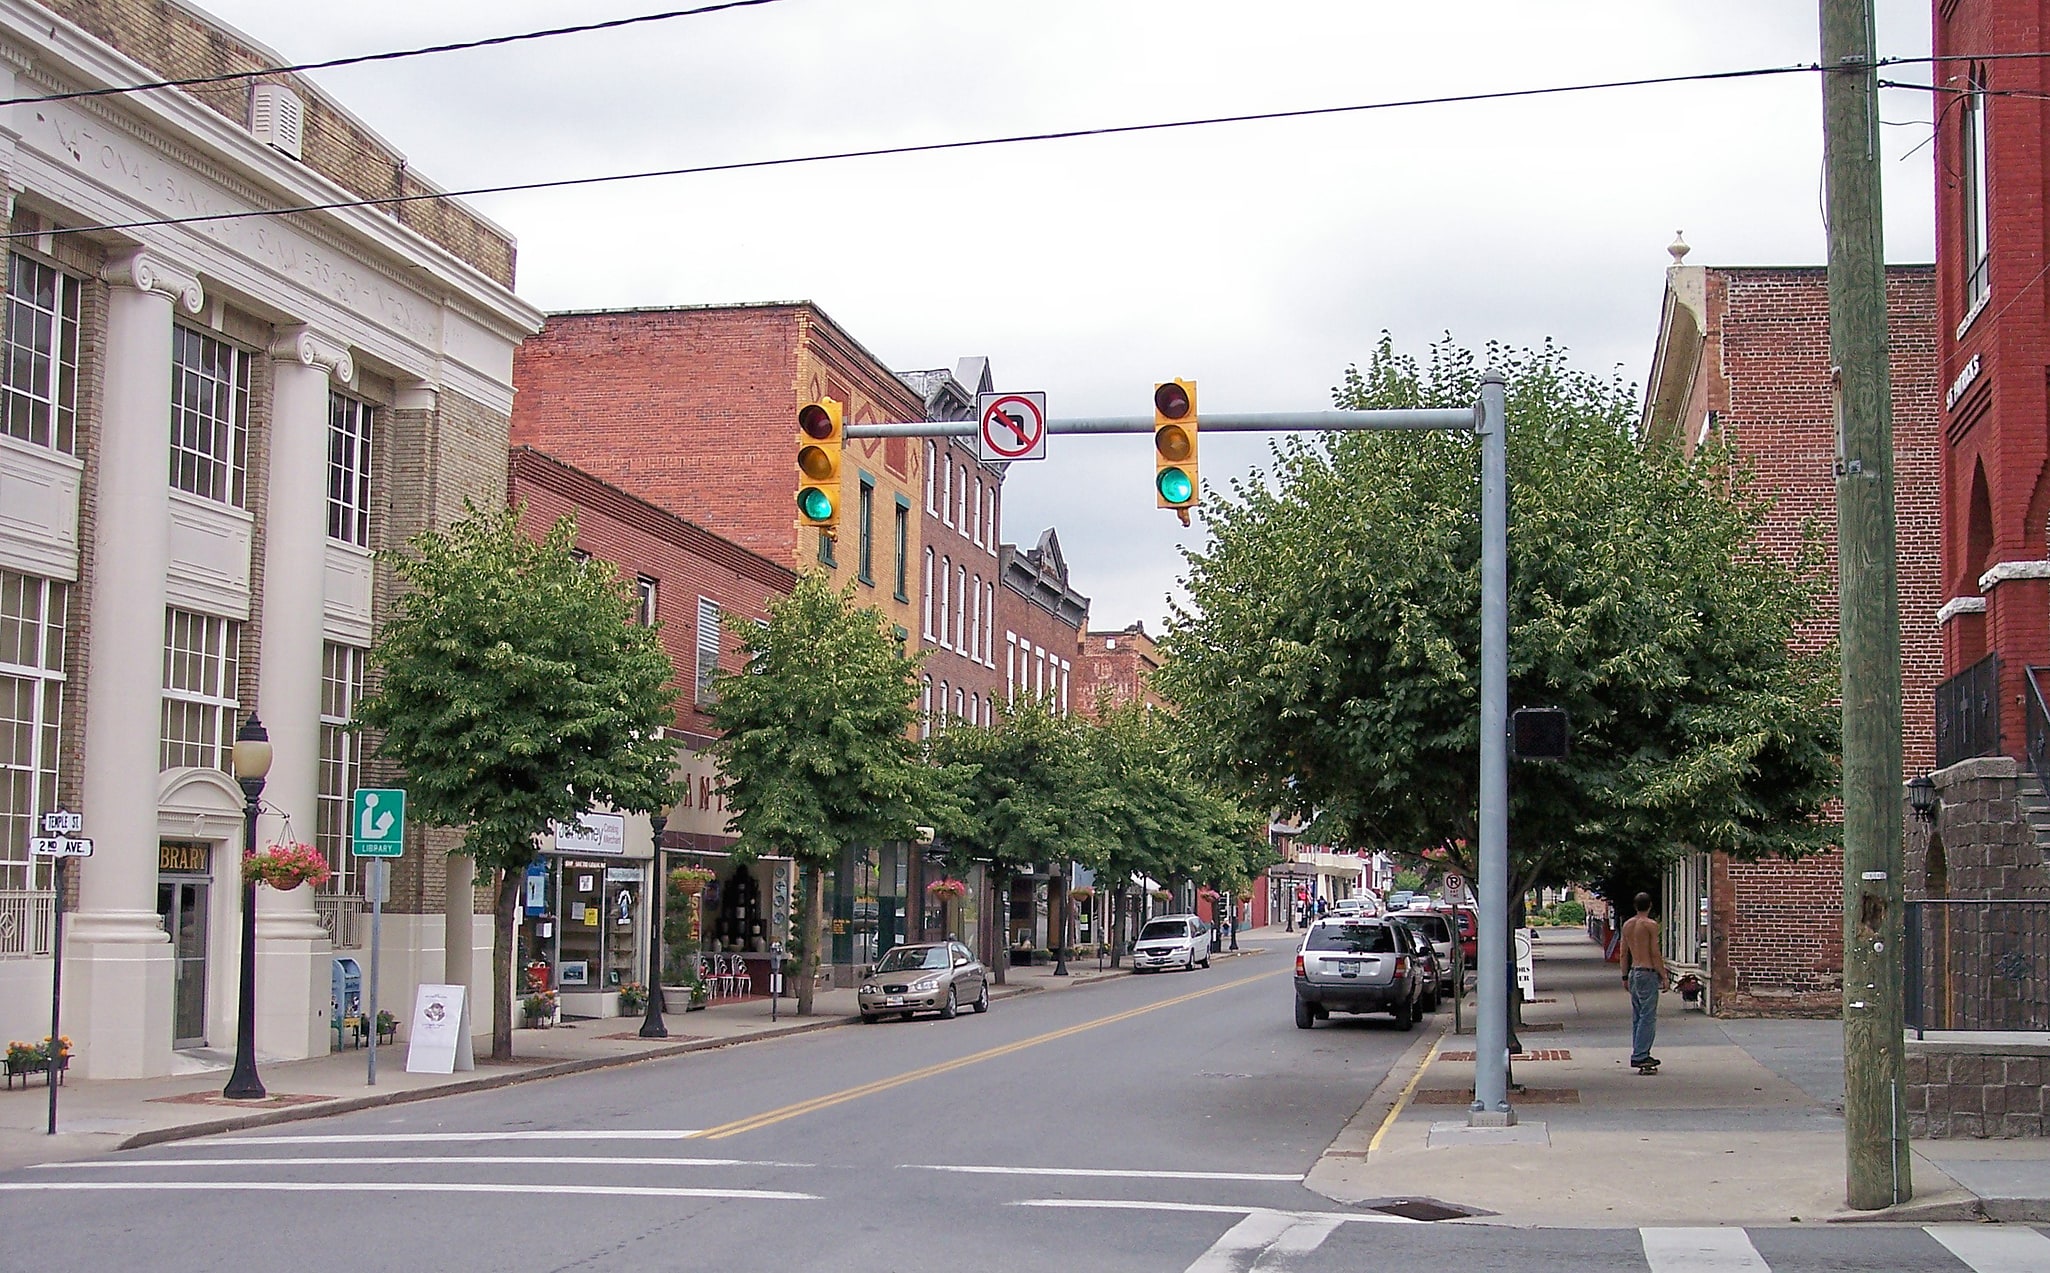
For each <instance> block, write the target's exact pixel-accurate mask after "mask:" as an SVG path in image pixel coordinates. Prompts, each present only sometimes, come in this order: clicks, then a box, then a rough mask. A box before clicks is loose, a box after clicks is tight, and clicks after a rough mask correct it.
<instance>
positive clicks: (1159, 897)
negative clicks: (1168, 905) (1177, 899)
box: [1153, 888, 1174, 902]
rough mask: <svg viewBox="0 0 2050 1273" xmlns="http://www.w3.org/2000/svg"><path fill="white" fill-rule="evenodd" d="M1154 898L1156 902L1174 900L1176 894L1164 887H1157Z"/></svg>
mask: <svg viewBox="0 0 2050 1273" xmlns="http://www.w3.org/2000/svg"><path fill="white" fill-rule="evenodd" d="M1153 900H1154V901H1156V902H1172V901H1173V900H1174V894H1173V893H1170V892H1168V891H1167V890H1166V889H1164V888H1157V889H1154V890H1153Z"/></svg>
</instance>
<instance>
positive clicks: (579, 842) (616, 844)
mask: <svg viewBox="0 0 2050 1273" xmlns="http://www.w3.org/2000/svg"><path fill="white" fill-rule="evenodd" d="M551 829H553V830H554V832H555V851H556V852H557V853H603V854H605V855H607V856H609V857H618V856H620V855H621V854H624V853H625V852H626V816H625V815H624V814H618V813H580V814H578V815H577V825H576V826H574V827H566V826H563V825H562V824H561V823H559V822H558V823H552V824H551Z"/></svg>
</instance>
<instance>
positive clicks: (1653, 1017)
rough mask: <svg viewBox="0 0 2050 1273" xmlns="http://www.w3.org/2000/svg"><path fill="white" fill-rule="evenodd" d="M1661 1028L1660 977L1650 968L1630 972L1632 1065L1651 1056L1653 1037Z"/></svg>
mask: <svg viewBox="0 0 2050 1273" xmlns="http://www.w3.org/2000/svg"><path fill="white" fill-rule="evenodd" d="M1658 1028H1659V975H1658V974H1657V973H1655V972H1653V971H1652V970H1651V969H1649V968H1632V969H1631V970H1630V1064H1632V1065H1642V1064H1644V1062H1645V1060H1646V1059H1647V1058H1648V1057H1650V1056H1651V1040H1652V1036H1654V1035H1656V1034H1657V1033H1658Z"/></svg>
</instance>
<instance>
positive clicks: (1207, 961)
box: [1203, 955, 1210, 968]
mask: <svg viewBox="0 0 2050 1273" xmlns="http://www.w3.org/2000/svg"><path fill="white" fill-rule="evenodd" d="M1203 966H1204V967H1205V968H1208V967H1209V966H1210V956H1208V955H1205V956H1203Z"/></svg>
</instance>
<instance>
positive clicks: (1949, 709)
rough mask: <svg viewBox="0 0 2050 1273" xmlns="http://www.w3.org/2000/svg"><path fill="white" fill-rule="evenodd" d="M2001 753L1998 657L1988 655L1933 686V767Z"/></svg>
mask: <svg viewBox="0 0 2050 1273" xmlns="http://www.w3.org/2000/svg"><path fill="white" fill-rule="evenodd" d="M1999 754H2000V656H1999V655H1998V654H1989V655H1987V656H1986V657H1985V658H1983V659H1980V660H1979V661H1978V662H1977V663H1974V664H1972V665H1971V666H1970V667H1968V668H1966V669H1965V670H1964V671H1962V672H1959V673H1958V674H1957V675H1956V676H1953V677H1951V678H1950V679H1949V680H1947V681H1945V682H1943V683H1942V684H1940V685H1938V686H1937V687H1936V767H1937V768H1938V769H1944V768H1947V767H1949V766H1951V765H1954V764H1956V763H1957V762H1958V761H1960V760H1970V759H1971V758H1972V757H1974V756H1997V755H1999Z"/></svg>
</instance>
